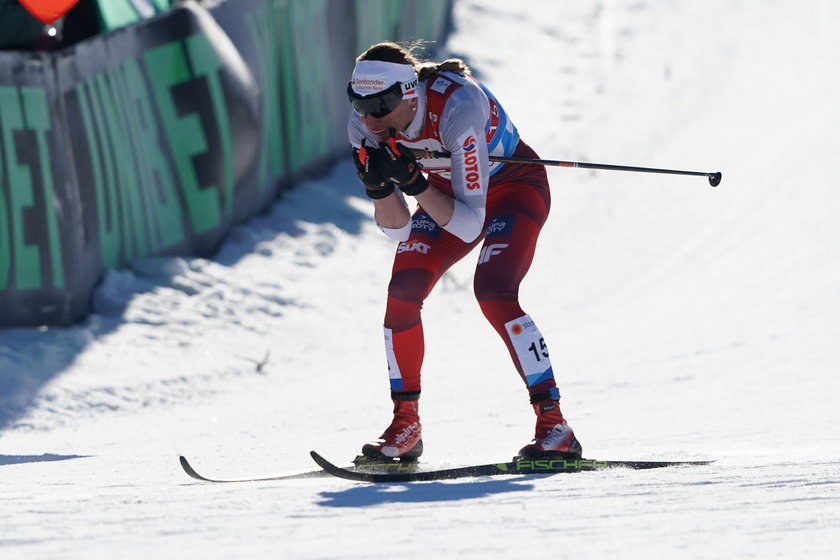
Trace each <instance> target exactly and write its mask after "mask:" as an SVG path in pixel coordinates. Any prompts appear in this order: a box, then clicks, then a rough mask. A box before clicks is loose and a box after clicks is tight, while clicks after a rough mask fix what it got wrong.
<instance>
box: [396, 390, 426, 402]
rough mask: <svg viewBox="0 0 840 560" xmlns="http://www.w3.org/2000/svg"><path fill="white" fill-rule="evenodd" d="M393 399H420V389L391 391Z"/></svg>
mask: <svg viewBox="0 0 840 560" xmlns="http://www.w3.org/2000/svg"><path fill="white" fill-rule="evenodd" d="M391 400H394V401H419V400H420V391H391Z"/></svg>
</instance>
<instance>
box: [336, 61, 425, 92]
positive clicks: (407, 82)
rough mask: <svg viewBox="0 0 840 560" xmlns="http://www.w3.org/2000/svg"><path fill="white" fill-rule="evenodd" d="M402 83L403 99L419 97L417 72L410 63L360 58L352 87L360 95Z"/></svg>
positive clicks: (351, 82) (355, 69) (354, 70)
mask: <svg viewBox="0 0 840 560" xmlns="http://www.w3.org/2000/svg"><path fill="white" fill-rule="evenodd" d="M397 82H399V83H400V84H402V94H403V99H411V98H412V97H417V74H415V72H414V67H413V66H411V65H410V64H397V63H395V62H384V61H382V60H360V61H358V62H356V67H355V68H354V69H353V77H352V78H351V80H350V87H352V88H353V91H354V92H356V93H358V94H359V95H372V94H374V93H379V92H380V91H383V90H386V89H388V88H389V87H391V86H392V85H394V84H395V83H397Z"/></svg>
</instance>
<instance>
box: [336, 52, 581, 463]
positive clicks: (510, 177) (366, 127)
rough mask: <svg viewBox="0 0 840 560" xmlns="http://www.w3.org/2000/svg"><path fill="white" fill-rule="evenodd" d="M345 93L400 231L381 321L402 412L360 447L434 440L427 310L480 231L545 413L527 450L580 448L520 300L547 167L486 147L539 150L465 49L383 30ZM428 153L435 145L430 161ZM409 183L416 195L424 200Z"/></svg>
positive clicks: (498, 324)
mask: <svg viewBox="0 0 840 560" xmlns="http://www.w3.org/2000/svg"><path fill="white" fill-rule="evenodd" d="M347 95H348V97H349V98H350V103H351V105H352V107H353V113H352V114H351V116H350V120H349V123H348V136H349V140H350V144H351V146H352V150H353V158H354V161H355V163H356V167H357V169H358V174H359V178H360V179H361V181H362V183H364V186H365V192H366V193H367V195H368V196H369V197H370V198H371V199H373V204H374V218H375V220H376V223H377V224H378V226H379V227H380V229H381V230H382V231H383V232H384V233H385V234H386V235H387V236H388V237H390V238H392V239H394V240H396V241H398V242H399V245H398V247H397V250H396V255H395V257H394V263H393V268H392V275H391V281H390V284H389V286H388V298H387V305H386V310H385V321H384V327H385V329H384V330H385V349H386V354H387V359H388V370H389V372H388V374H389V378H390V383H391V399H392V400H393V403H394V418H393V421H392V422H391V424H390V426H388V427H387V428H386V429H385V431H384V432H383V433H382V435H381V436H380V437H379V438H378V439H376V440H374V441H371V442H370V443H367V444H365V445H364V446H363V447H362V457H361V458H360V460H365V459H367V460H372V461H377V460H391V459H400V460H414V459H416V458H417V457H419V456H420V454H421V453H422V452H423V440H422V436H421V426H420V417H419V414H418V400H419V398H420V370H421V365H422V362H423V354H424V342H423V327H422V322H421V317H420V310H421V307H422V305H423V301H424V300H425V299H426V297H427V296H428V295H429V293H430V292H431V290H432V288H433V287H434V285H435V283H436V282H437V281H438V280H439V279H440V278H441V276H442V275H443V274H444V272H446V270H447V269H448V268H449V267H450V266H452V265H453V264H454V263H456V262H457V261H459V260H460V259H462V258H463V257H464V256H466V255H467V254H468V253H469V252H470V251H471V250H472V249H473V248H474V247H475V246H476V245H478V244H479V243H483V245H482V249H481V251H480V253H479V257H478V263H477V265H476V268H475V280H474V291H475V297H476V299H477V300H478V303H479V305H480V306H481V310H482V312H483V313H484V316H485V317H486V318H487V320H488V321H489V322H490V324H491V325H492V326H493V328H495V329H496V331H497V332H498V333H499V335H500V336H501V337H502V340H503V341H504V343H505V345H506V346H507V349H508V351H509V352H510V355H511V357H512V359H513V364H514V367H515V368H516V370H517V372H518V373H519V375H520V376H521V377H522V379H523V381H524V382H525V385H526V387H527V389H528V393H529V395H530V400H531V404H532V405H533V408H534V411H535V413H536V415H537V421H536V430H535V433H534V438H533V440H532V441H531V442H530V443H529V444H527V445H526V446H524V447H523V448H522V449H521V450H520V451H519V454H518V455H517V457H518V458H528V459H531V458H539V457H545V456H552V457H553V456H559V457H570V458H576V457H580V456H581V445H580V443H579V442H578V441H577V439H576V438H575V434H574V432H573V431H572V429H571V428H570V427H569V425H568V424H567V423H566V420H564V419H563V414H562V413H561V412H560V406H559V398H560V393H559V391H558V389H557V386H556V383H555V380H554V372H553V370H552V368H551V361H550V359H549V355H548V350H547V346H546V343H545V340H544V338H543V335H542V334H541V333H540V330H539V329H538V328H537V325H536V324H535V323H534V321H533V319H531V317H529V316H528V315H527V314H526V313H525V312H524V311H523V310H522V308H521V307H520V305H519V285H520V283H521V282H522V279H523V278H524V277H525V274H526V273H527V272H528V269H529V267H530V265H531V262H532V260H533V257H534V249H535V246H536V242H537V237H538V236H539V233H540V229H541V228H542V226H543V224H544V223H545V220H546V218H547V216H548V210H549V206H550V194H549V185H548V178H547V175H546V172H545V169H544V168H543V167H542V166H539V165H529V164H522V163H499V162H494V163H491V162H490V161H489V159H488V156H490V155H493V156H508V157H510V156H515V157H527V158H537V157H538V156H537V154H536V153H535V152H534V151H533V150H532V149H531V148H530V147H529V146H528V145H527V144H525V142H523V141H522V140H520V139H519V133H518V132H517V130H516V127H514V125H513V123H512V122H511V121H510V119H509V118H508V116H507V113H506V112H505V110H504V109H503V108H502V106H501V105H500V104H499V102H498V101H497V100H496V98H495V97H493V94H492V93H491V92H490V91H489V90H488V89H487V88H486V87H485V86H484V85H482V84H480V83H479V82H477V81H476V80H475V79H473V78H472V77H471V75H470V71H469V69H468V68H467V66H466V65H465V64H464V63H463V61H461V60H459V59H449V60H446V61H444V62H442V63H439V64H436V63H433V62H420V61H419V60H417V59H416V58H415V57H414V55H413V54H412V52H411V49H410V48H403V47H401V46H400V45H397V44H395V43H379V44H376V45H373V46H372V47H370V48H369V49H367V50H366V51H365V52H364V53H362V54H361V55H360V56H359V57H358V58H357V59H356V64H355V68H354V70H353V75H352V79H351V80H350V83H349V84H348V86H347ZM432 152H445V153H446V154H448V156H447V157H439V156H440V155H441V154H433V153H432ZM417 154H426V155H431V156H432V157H430V158H427V159H423V163H422V165H421V164H420V163H419V162H418V161H417V159H416V158H417ZM434 156H438V157H434ZM424 174H428V177H426V176H425V175H424ZM406 197H414V199H415V200H416V201H417V208H416V210H415V211H414V212H413V214H412V213H411V212H410V211H409V208H408V205H407V204H406Z"/></svg>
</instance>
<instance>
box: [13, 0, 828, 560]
mask: <svg viewBox="0 0 840 560" xmlns="http://www.w3.org/2000/svg"><path fill="white" fill-rule="evenodd" d="M838 20H840V4H839V3H837V2H833V1H830V0H824V1H819V0H812V1H809V2H807V3H802V2H789V1H783V0H742V1H739V2H730V1H724V0H706V1H703V2H700V1H694V0H667V1H666V0H658V1H654V0H604V1H594V0H593V1H586V2H556V1H548V0H545V1H541V2H535V1H531V2H519V3H511V2H509V1H508V0H482V1H469V0H464V1H458V2H456V5H455V24H456V26H457V29H456V31H455V33H454V34H453V35H452V36H451V38H450V40H449V42H448V43H447V45H446V46H445V49H444V51H445V52H443V53H441V54H442V55H447V54H455V55H459V56H462V57H465V58H466V59H467V60H468V62H469V63H470V64H471V65H472V66H473V67H474V68H475V70H476V73H477V74H478V75H480V77H481V78H482V79H483V80H485V81H486V82H487V83H488V84H489V85H490V87H491V88H492V89H493V90H494V92H495V93H496V94H497V96H498V97H499V98H500V99H501V100H502V102H503V103H504V104H505V106H506V108H507V109H508V110H509V112H510V113H511V115H512V117H513V118H514V121H515V122H516V123H517V125H518V127H519V129H520V132H521V133H522V135H523V137H524V138H525V139H526V140H527V141H528V142H529V143H530V144H531V145H532V146H534V147H535V148H536V149H537V151H538V152H539V153H540V154H541V155H542V156H543V157H545V158H551V159H572V160H578V161H595V162H603V163H617V164H626V165H644V166H652V167H668V168H682V169H696V170H700V171H718V170H720V171H722V172H723V182H722V184H721V186H720V187H718V188H716V189H712V188H711V187H710V186H709V185H708V183H707V182H706V181H705V179H703V178H698V177H675V176H665V175H649V174H644V175H643V174H635V173H620V172H590V171H583V170H570V169H552V170H551V171H550V174H551V179H552V186H553V197H554V201H553V202H554V204H553V209H552V216H551V217H550V219H549V222H548V223H547V225H546V227H545V229H544V231H543V234H542V237H541V239H540V244H539V247H538V255H537V261H536V262H535V264H534V266H533V268H532V271H531V273H530V275H529V277H528V278H527V280H526V283H525V285H524V286H523V290H522V301H523V305H524V307H525V308H526V310H527V311H528V312H530V314H531V315H532V316H533V317H534V318H535V319H536V320H537V321H538V323H539V325H540V327H541V330H542V331H543V333H544V334H545V335H546V337H547V340H548V342H549V345H550V348H551V350H552V360H553V362H554V366H555V371H556V372H557V374H558V377H559V383H560V387H561V391H562V393H563V395H564V397H563V401H562V405H563V410H564V412H565V414H566V416H567V417H568V418H569V420H570V422H571V424H572V425H573V427H574V428H575V431H576V433H577V434H578V436H579V438H580V439H581V441H582V443H583V446H584V451H585V454H586V455H587V456H589V457H596V458H624V459H707V458H708V459H716V462H715V463H714V464H712V465H710V466H706V467H699V468H670V469H664V470H658V471H626V470H617V471H611V472H596V473H583V474H576V475H558V476H553V477H513V478H505V479H499V478H486V479H473V480H459V481H451V482H438V483H416V484H395V485H378V486H376V485H365V484H358V483H351V482H347V481H343V480H338V479H330V478H320V479H314V480H308V479H307V480H297V481H289V482H273V483H248V484H230V485H213V484H206V483H199V482H197V481H194V480H192V479H190V478H188V477H187V476H186V475H185V474H184V473H183V472H182V470H181V468H180V466H179V465H178V459H177V458H178V455H179V454H185V455H187V456H188V457H189V458H190V459H191V460H192V462H193V464H194V465H195V466H196V468H197V469H199V471H202V472H204V473H206V474H208V475H216V476H226V475H228V476H237V475H244V474H259V473H268V472H277V471H281V472H285V471H288V472H294V471H302V470H309V469H312V468H314V464H313V463H312V462H311V460H310V459H309V457H308V453H307V452H308V451H309V450H310V449H317V450H319V451H320V452H322V453H323V454H324V455H325V456H327V457H328V458H332V459H334V460H336V461H338V462H342V461H346V460H349V459H350V458H352V457H353V456H354V455H355V453H356V452H357V451H358V449H359V447H360V445H361V444H362V443H364V442H365V441H367V440H368V439H370V438H372V437H375V436H377V435H378V434H379V433H380V432H381V430H382V429H383V428H384V427H385V425H386V424H387V423H388V421H389V415H390V401H389V399H388V385H387V375H386V372H385V366H384V351H383V349H382V341H381V320H382V315H383V312H384V292H385V289H386V285H387V282H388V273H389V267H390V259H391V255H392V253H393V251H394V245H393V243H392V242H390V241H389V240H387V239H386V238H385V237H384V236H383V235H381V234H380V233H379V232H378V230H376V228H375V227H374V225H373V223H372V221H371V218H370V216H371V204H370V203H369V201H367V200H366V199H365V198H364V197H363V196H360V192H361V189H360V187H359V186H358V184H357V181H356V179H355V177H354V175H353V172H352V168H351V165H350V164H349V162H348V163H345V164H342V165H339V166H338V167H336V168H335V169H333V170H332V171H331V172H330V174H329V176H327V177H325V178H324V179H322V180H317V181H311V182H307V183H305V184H301V185H299V186H298V187H297V188H296V189H295V190H294V191H292V192H290V193H289V194H288V195H287V196H285V197H284V199H283V200H282V201H280V202H279V203H277V204H276V205H275V206H274V207H273V208H272V209H271V211H270V212H269V213H267V214H266V215H265V216H261V217H259V218H257V219H254V220H253V221H251V222H250V223H248V224H247V225H244V226H243V227H240V228H238V229H237V230H236V231H235V232H234V233H233V235H232V236H231V239H230V241H229V242H228V243H226V244H225V246H224V248H223V249H222V250H221V252H220V254H219V255H218V258H216V259H214V260H202V259H150V260H146V261H143V262H139V263H137V265H136V266H134V267H132V269H131V270H122V271H119V272H113V273H111V274H109V275H108V277H107V278H106V279H105V282H104V284H103V286H102V288H101V289H100V290H99V291H98V293H97V310H98V312H97V313H96V314H95V315H93V316H92V317H90V319H89V320H88V321H87V322H85V323H84V324H83V325H80V326H78V327H75V328H67V329H25V330H21V329H17V330H7V331H4V332H2V333H0V372H2V378H0V380H2V385H0V391H2V392H3V397H2V400H0V423H1V424H0V425H2V431H0V490H1V491H2V492H0V519H2V521H0V556H2V558H4V559H12V558H27V559H35V558H50V559H53V558H85V559H89V558H117V557H119V558H143V559H147V558H152V557H153V558H157V559H164V558H336V559H343V558H370V557H384V556H394V557H398V558H438V559H448V558H501V557H520V556H521V557H525V556H529V557H547V556H549V555H550V556H551V557H557V558H566V557H568V558H572V557H575V558H604V557H619V556H621V557H629V558H637V557H638V558H642V557H644V558H650V557H654V558H659V557H662V558H665V557H669V558H673V557H680V558H711V557H726V558H750V557H752V558H766V557H789V558H798V557H801V558H804V557H808V558H827V557H829V556H830V555H831V552H830V551H831V550H833V549H835V548H837V545H838V544H839V543H840V530H838V529H840V428H838V426H839V425H840V422H838V420H840V415H838V412H837V403H838V397H840V375H838V364H840V359H839V358H840V344H838V343H837V335H838V332H840V328H838V327H840V313H839V312H838V309H840V227H838V223H840V220H838V216H840V171H839V170H838V166H837V151H838V145H839V144H838V136H837V130H838V127H840V103H838V102H837V100H838V98H840V34H838V33H837V32H836V22H837V21H838ZM347 54H348V56H351V53H347ZM467 260H468V261H469V262H465V263H462V264H460V265H459V266H457V267H456V268H455V269H453V271H452V273H451V274H450V275H449V276H448V277H447V278H446V279H445V281H444V282H443V283H442V284H441V285H440V286H439V287H438V289H437V291H436V292H435V293H434V294H433V296H432V297H431V298H430V300H429V301H428V302H427V305H426V307H425V311H424V313H425V315H424V317H425V325H426V332H427V348H428V354H427V359H426V364H425V371H424V397H423V401H422V408H421V411H422V414H423V422H424V439H425V442H426V449H427V451H426V454H425V455H424V459H425V460H426V461H427V462H429V463H433V464H441V465H444V464H446V465H457V464H465V463H471V462H478V461H480V462H490V461H497V460H505V459H507V458H508V457H510V456H511V455H512V453H513V452H515V451H516V449H518V448H519V447H520V446H521V445H522V444H524V443H525V442H526V441H527V440H528V439H529V438H530V437H531V435H532V429H533V415H532V412H531V410H530V407H529V406H528V404H527V398H526V396H525V392H524V389H523V387H522V386H521V382H520V380H519V379H518V377H517V376H516V374H515V373H514V371H513V369H512V367H511V366H510V364H509V359H508V357H507V354H506V352H505V350H504V347H503V346H502V344H501V342H500V341H499V340H498V339H497V338H496V334H495V333H494V331H492V330H491V328H490V327H489V325H487V324H486V323H485V322H484V319H483V318H482V317H481V315H480V313H479V311H478V307H477V305H476V304H475V303H474V301H473V298H472V294H471V290H470V288H469V286H470V280H471V269H472V266H473V263H474V256H472V257H470V258H469V259H467Z"/></svg>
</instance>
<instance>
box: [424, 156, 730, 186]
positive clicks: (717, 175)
mask: <svg viewBox="0 0 840 560" xmlns="http://www.w3.org/2000/svg"><path fill="white" fill-rule="evenodd" d="M412 152H414V155H415V156H417V157H420V158H448V157H450V156H451V154H450V153H449V152H439V151H437V150H431V151H430V150H416V149H414V150H412ZM488 159H489V160H490V161H494V162H501V163H527V164H531V165H550V166H555V167H577V168H580V169H601V170H606V171H636V172H638V173H667V174H669V175H697V176H700V177H707V178H708V179H709V184H710V185H712V186H713V187H716V186H718V185H719V184H720V180H721V179H722V178H723V174H722V173H721V172H720V171H715V172H707V171H683V170H681V169H657V168H654V167H631V166H628V165H611V164H607V163H584V162H580V161H559V160H552V159H535V158H523V157H502V156H489V158H488Z"/></svg>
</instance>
